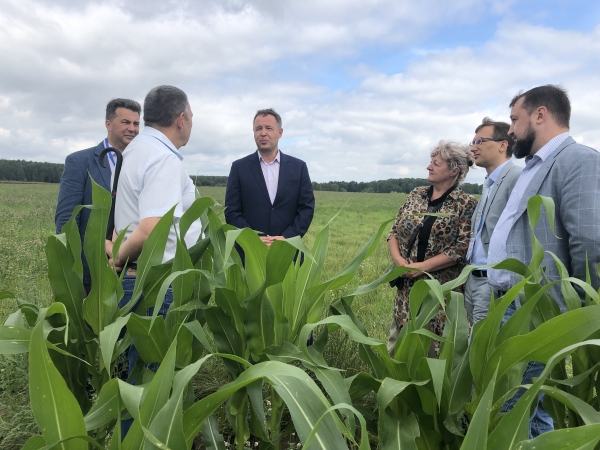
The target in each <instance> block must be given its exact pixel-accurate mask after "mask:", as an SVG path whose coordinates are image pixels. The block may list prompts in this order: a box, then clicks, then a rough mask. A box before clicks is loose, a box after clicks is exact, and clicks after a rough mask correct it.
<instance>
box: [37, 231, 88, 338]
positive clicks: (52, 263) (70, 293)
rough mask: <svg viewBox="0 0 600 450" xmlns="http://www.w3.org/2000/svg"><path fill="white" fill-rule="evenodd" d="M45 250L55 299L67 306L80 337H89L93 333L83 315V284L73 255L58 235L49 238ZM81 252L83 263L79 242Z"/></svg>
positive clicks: (49, 278)
mask: <svg viewBox="0 0 600 450" xmlns="http://www.w3.org/2000/svg"><path fill="white" fill-rule="evenodd" d="M45 250H46V258H47V260H48V280H49V281H50V287H51V288H52V293H53V295H54V300H55V301H56V302H60V303H63V304H64V305H65V307H66V308H67V311H68V312H69V316H70V317H71V319H72V320H73V322H74V325H75V329H76V330H77V335H78V336H79V338H80V339H87V338H89V337H90V335H91V333H90V331H89V328H88V327H87V325H86V324H85V321H84V320H83V316H82V306H81V305H82V303H83V297H84V290H83V284H82V281H81V278H80V277H79V275H78V274H77V273H76V270H75V268H74V260H73V256H72V254H71V252H70V251H69V249H67V248H66V247H65V246H64V245H63V243H62V242H61V241H60V240H59V239H57V238H56V236H50V237H49V238H48V242H47V243H46V249H45ZM79 252H80V253H79V255H78V259H79V262H80V263H81V242H79Z"/></svg>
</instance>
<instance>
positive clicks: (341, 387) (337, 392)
mask: <svg viewBox="0 0 600 450" xmlns="http://www.w3.org/2000/svg"><path fill="white" fill-rule="evenodd" d="M315 353H316V354H318V353H317V352H315ZM319 356H320V355H319ZM319 362H321V364H322V365H326V363H325V360H324V359H321V361H319ZM310 370H311V371H312V372H313V373H314V374H315V376H316V377H317V380H319V382H320V383H321V384H322V385H323V388H324V389H325V392H326V393H327V395H329V398H331V400H332V402H333V403H334V404H336V405H339V404H351V403H352V399H351V398H350V394H349V392H348V388H347V386H346V383H344V379H343V378H342V375H341V374H340V372H339V371H337V370H331V369H324V368H321V367H310ZM361 417H362V416H361ZM346 428H347V429H348V430H349V432H350V433H351V435H352V436H353V437H354V429H355V428H356V424H355V421H354V415H353V414H350V415H348V416H347V418H346Z"/></svg>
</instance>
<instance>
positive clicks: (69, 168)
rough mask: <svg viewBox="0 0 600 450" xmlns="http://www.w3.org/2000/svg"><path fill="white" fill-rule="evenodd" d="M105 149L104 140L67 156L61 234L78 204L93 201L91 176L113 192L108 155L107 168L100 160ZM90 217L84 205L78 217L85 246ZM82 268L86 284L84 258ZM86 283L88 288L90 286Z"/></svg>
mask: <svg viewBox="0 0 600 450" xmlns="http://www.w3.org/2000/svg"><path fill="white" fill-rule="evenodd" d="M102 150H104V141H102V142H100V143H99V144H98V145H97V146H96V147H92V148H87V149H85V150H80V151H78V152H74V153H71V154H70V155H69V156H67V158H66V159H65V168H64V170H63V174H62V176H61V177H60V188H59V191H58V204H57V205H56V214H55V216H54V224H55V225H56V234H58V233H60V232H61V230H62V227H63V225H64V224H65V223H67V222H68V221H69V219H70V218H71V214H72V213H73V210H74V209H75V207H76V206H78V205H91V204H92V178H93V179H94V181H95V182H96V183H98V184H99V185H100V186H102V187H103V188H104V189H106V190H108V191H110V177H111V170H110V167H109V165H108V158H107V157H106V156H105V165H106V167H102V166H101V165H100V161H99V160H98V157H99V156H100V153H101V152H102ZM90 177H91V178H90ZM89 218H90V210H89V209H87V208H83V209H82V210H81V211H80V212H79V214H78V215H77V217H76V218H75V220H76V221H77V225H78V227H79V235H80V236H81V244H82V245H83V238H84V235H85V228H86V227H87V223H88V220H89ZM83 268H84V283H85V282H86V281H87V282H89V269H88V265H87V261H86V260H85V258H84V259H83ZM87 286H88V287H89V285H87Z"/></svg>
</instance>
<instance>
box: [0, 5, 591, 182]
mask: <svg viewBox="0 0 600 450" xmlns="http://www.w3.org/2000/svg"><path fill="white" fill-rule="evenodd" d="M599 62H600V3H598V2H591V1H589V0H586V1H582V0H569V1H566V0H564V1H559V0H546V1H544V2H533V1H515V0H501V1H496V0H454V1H452V2H449V1H441V0H437V1H434V0H415V1H413V0H303V1H298V0H248V1H243V0H201V1H191V0H187V1H186V0H180V1H172V0H146V1H144V2H141V1H135V2H134V1H129V0H114V1H85V0H78V1H71V0H52V1H49V0H48V1H41V0H37V1H36V0H3V1H2V2H1V3H0V158H9V159H26V160H34V161H49V162H63V161H64V158H65V156H66V155H68V154H69V153H71V152H73V151H76V150H79V149H82V148H86V147H90V146H93V145H96V144H97V143H98V142H100V140H101V139H102V138H104V137H105V136H106V129H105V128H104V108H105V105H106V103H107V101H108V100H110V99H111V98H114V97H127V98H133V99H136V100H138V101H139V102H140V103H141V102H142V101H143V99H144V96H145V94H146V93H147V92H148V90H149V89H150V88H152V87H154V86H156V85H159V84H172V85H175V86H178V87H180V88H182V89H183V90H185V91H186V92H187V93H188V96H189V97H190V103H191V106H192V110H193V111H194V127H193V130H192V137H191V139H190V142H189V143H188V145H187V146H186V147H184V148H183V149H182V151H183V154H184V156H185V160H184V161H185V164H186V167H187V169H188V171H189V173H190V174H202V175H227V174H228V172H229V167H230V164H231V162H232V161H233V160H235V159H237V158H239V157H241V156H244V155H246V154H248V153H250V152H251V151H253V150H254V149H255V147H254V141H253V135H252V117H253V115H254V112H255V111H256V110H257V109H261V108H266V107H273V108H275V109H276V110H277V111H279V112H280V113H281V115H282V116H283V128H284V136H283V138H282V140H281V141H280V148H281V149H282V151H284V152H287V153H289V154H291V155H294V156H297V157H299V158H302V159H304V160H305V161H306V162H307V164H308V167H309V171H310V174H311V178H312V179H313V180H314V181H331V180H346V181H350V180H357V181H369V180H376V179H385V178H396V177H425V176H426V171H425V167H426V165H427V163H428V161H429V150H430V149H431V147H432V146H433V145H434V144H435V143H436V142H437V141H438V140H440V139H453V140H457V141H460V142H464V143H467V142H470V141H471V139H472V137H473V130H474V129H475V127H476V126H477V125H478V124H479V123H480V121H481V119H482V118H483V117H484V116H490V117H492V118H494V119H502V120H508V115H509V108H508V103H509V102H510V100H511V98H512V97H513V95H514V94H516V93H517V92H518V91H520V90H526V89H529V88H531V87H534V86H536V85H540V84H546V83H560V84H562V85H564V86H565V87H566V88H567V89H568V91H569V93H570V96H571V102H572V106H573V116H572V119H571V132H572V134H573V136H574V137H575V139H576V140H577V141H579V142H582V143H585V144H587V145H590V146H592V147H595V148H600V95H599V94H598V92H597V89H598V87H599V86H600V83H599V78H600V64H599ZM483 176H484V173H483V170H481V169H480V170H477V171H474V172H472V173H470V174H469V176H468V178H467V181H471V182H480V181H481V179H483Z"/></svg>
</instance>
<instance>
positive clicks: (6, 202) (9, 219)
mask: <svg viewBox="0 0 600 450" xmlns="http://www.w3.org/2000/svg"><path fill="white" fill-rule="evenodd" d="M200 193H201V194H202V195H203V196H210V197H213V198H214V199H216V200H217V201H218V202H219V203H220V204H223V203H224V197H225V189H224V188H212V187H200ZM57 195H58V185H56V184H0V217H2V224H3V231H4V232H3V233H2V235H0V261H1V263H0V291H2V290H8V291H11V292H13V293H14V294H15V295H16V296H17V297H19V298H20V299H23V300H26V301H28V302H31V303H36V304H38V305H42V306H43V305H48V304H49V303H50V302H51V301H52V294H51V290H50V285H49V282H48V280H47V277H46V271H47V265H46V257H45V253H44V245H45V242H46V239H47V237H48V236H49V235H50V234H53V233H54V209H55V206H56V198H57ZM315 196H316V212H315V218H314V220H313V223H312V226H311V228H310V230H309V232H308V233H307V235H306V236H305V238H304V240H305V242H306V244H307V245H308V247H309V248H311V246H312V243H313V240H314V237H315V236H316V234H317V233H318V232H319V231H320V230H321V229H322V228H323V227H324V226H325V225H326V224H327V223H328V222H329V221H330V220H331V219H332V218H333V217H334V216H336V214H337V216H336V217H335V219H334V220H333V221H332V222H331V224H330V239H329V251H328V256H327V264H326V267H327V269H326V270H325V272H324V274H323V276H324V277H325V278H329V277H330V276H332V275H334V274H335V273H337V272H339V271H340V270H341V269H342V268H343V267H344V266H345V265H346V264H347V263H348V262H349V261H350V260H351V259H352V257H353V256H354V255H355V254H356V253H357V252H358V251H359V250H360V248H362V246H363V245H364V244H365V243H366V241H367V240H368V239H369V237H370V236H371V235H373V234H374V233H375V232H376V231H377V228H378V227H379V225H380V224H381V223H383V222H386V221H388V220H391V219H393V218H394V217H395V215H396V213H397V211H398V208H399V207H400V205H401V204H402V202H403V201H404V199H405V198H406V195H405V194H395V193H392V194H367V193H345V192H315ZM390 226H391V224H390ZM389 265H390V258H389V255H388V251H387V246H386V245H385V236H384V237H383V238H382V240H381V242H380V245H379V247H378V248H377V250H376V251H375V253H374V254H373V255H372V256H371V257H370V258H369V259H367V260H366V261H365V262H364V263H363V264H362V266H361V267H360V269H359V272H358V277H357V279H356V280H355V281H354V282H353V283H351V284H350V285H348V286H346V287H344V289H340V290H339V291H334V292H333V293H331V294H330V295H329V297H328V298H327V301H331V300H332V299H334V298H337V297H340V296H342V295H344V294H347V293H349V292H351V291H353V290H354V288H356V286H358V285H360V284H365V283H368V282H370V281H372V280H374V279H375V278H377V277H379V276H380V275H381V274H382V273H383V272H384V271H385V270H386V269H387V268H388V267H389ZM393 297H394V293H393V291H392V290H391V289H390V288H387V287H381V288H379V289H378V290H376V291H374V292H372V293H370V294H368V295H365V296H362V297H359V298H357V299H356V300H355V302H354V304H353V309H354V311H355V313H356V315H357V316H358V318H359V319H360V320H361V321H362V323H363V324H364V325H365V327H366V328H367V330H368V332H369V334H370V335H371V336H373V337H376V338H378V339H381V340H385V339H386V338H387V332H388V329H389V323H390V320H391V317H392V303H393ZM14 309H15V303H14V301H12V300H10V301H8V300H4V301H3V303H0V320H1V321H2V322H4V320H5V318H6V316H7V315H8V314H9V313H10V312H12V311H14ZM326 357H328V359H330V360H332V362H333V361H335V362H333V365H334V366H335V367H340V368H344V369H346V371H347V375H352V374H353V373H355V372H356V371H358V370H360V368H361V367H362V363H361V361H360V359H359V358H358V354H357V351H356V347H355V346H353V345H351V344H349V343H348V342H347V340H346V339H345V338H344V337H343V335H341V334H340V335H336V336H332V338H331V340H330V343H329V346H328V350H327V352H326ZM212 369H213V370H214V372H220V373H218V374H217V373H213V374H210V373H204V374H200V377H202V380H197V382H196V383H195V385H196V386H197V387H199V389H201V390H210V389H211V387H210V385H211V384H216V380H215V383H211V378H212V379H213V380H214V379H215V378H217V379H218V378H219V377H220V376H221V375H222V374H223V373H222V372H221V368H219V367H216V366H214V367H213V368H212ZM0 419H1V420H0V448H20V444H22V443H23V442H24V440H25V438H26V437H27V436H29V435H30V434H31V433H33V432H35V424H34V423H33V417H32V415H31V410H30V409H29V407H28V397H27V379H26V356H19V357H15V358H7V357H0Z"/></svg>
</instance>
